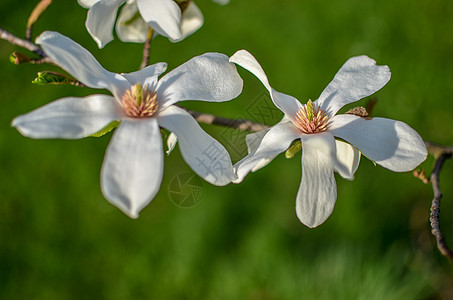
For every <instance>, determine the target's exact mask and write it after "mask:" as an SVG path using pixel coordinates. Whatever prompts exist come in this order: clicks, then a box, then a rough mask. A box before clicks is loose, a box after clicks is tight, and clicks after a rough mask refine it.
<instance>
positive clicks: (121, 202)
mask: <svg viewBox="0 0 453 300" xmlns="http://www.w3.org/2000/svg"><path fill="white" fill-rule="evenodd" d="M36 43H37V44H40V45H41V47H42V49H43V50H44V52H45V53H46V54H47V55H48V56H49V57H50V58H51V59H52V60H53V61H55V62H56V63H57V64H58V65H59V66H60V67H62V68H63V69H65V70H66V71H67V72H68V73H70V74H71V75H72V76H74V77H75V78H77V79H78V80H79V81H81V82H82V83H84V84H85V85H86V86H88V87H90V88H99V89H107V90H109V91H110V92H111V93H112V94H113V96H110V95H91V96H88V97H84V98H75V97H68V98H63V99H59V100H56V101H54V102H51V103H49V104H47V105H45V106H43V107H41V108H39V109H36V110H34V111H32V112H30V113H28V114H25V115H22V116H19V117H17V118H15V119H14V120H13V122H12V125H13V126H14V127H16V128H17V130H19V131H20V132H21V133H22V134H23V135H24V136H27V137H31V138H65V139H79V138H84V137H87V136H90V135H93V134H94V133H97V132H99V131H100V130H102V129H103V128H104V127H106V126H107V125H108V124H110V123H111V122H112V121H115V120H120V121H121V124H120V125H119V127H118V128H117V129H116V131H115V133H114V134H113V137H112V140H111V142H110V145H109V147H108V148H107V152H106V155H105V159H104V162H103V166H102V171H101V188H102V192H103V194H104V196H105V197H106V198H107V199H108V200H109V201H110V202H111V203H112V204H114V205H116V206H117V207H119V208H120V209H121V210H122V211H124V212H125V213H126V214H127V215H129V216H130V217H132V218H136V217H138V213H139V211H140V210H141V209H143V208H144V207H145V206H146V205H147V204H148V203H149V202H150V201H151V200H152V199H153V198H154V196H155V195H156V194H157V192H158V191H159V187H160V184H161V181H162V175H163V163H164V158H163V145H162V137H161V133H160V128H159V126H161V127H163V128H165V129H167V130H169V131H171V132H173V133H174V134H175V135H176V136H177V138H178V141H179V147H180V151H181V154H182V156H183V158H184V160H185V161H186V162H187V164H189V165H190V167H191V168H192V169H193V170H194V171H195V172H196V173H197V174H198V175H199V176H201V177H202V178H204V179H205V180H206V181H208V182H209V183H212V184H214V185H219V186H222V185H226V184H228V183H229V182H231V181H232V180H233V179H235V178H236V176H235V175H234V172H233V166H232V163H231V159H230V156H229V154H228V152H227V151H226V150H225V148H224V147H223V146H222V145H221V144H220V143H219V142H217V141H216V140H215V139H214V138H212V137H211V136H209V135H208V134H207V133H206V132H204V131H203V130H202V129H201V127H200V126H199V125H198V123H197V122H196V121H195V119H194V118H193V117H192V116H191V115H190V114H189V113H188V112H186V111H185V110H184V109H182V108H179V107H178V106H175V105H174V104H175V103H176V102H178V101H184V100H202V101H209V102H221V101H227V100H230V99H233V98H235V97H236V96H238V95H239V94H240V92H241V90H242V79H241V78H240V77H239V75H238V73H237V70H236V66H235V65H234V64H233V63H230V62H228V57H227V56H226V55H224V54H220V53H206V54H204V55H201V56H197V57H195V58H193V59H191V60H189V61H188V62H186V63H184V64H182V65H181V66H179V67H178V68H176V69H174V70H173V71H171V72H169V73H168V74H166V75H165V76H163V77H162V78H161V79H160V80H158V76H159V75H160V74H161V73H163V72H164V71H165V69H166V67H167V65H166V64H165V63H157V64H155V65H152V66H149V67H147V68H145V69H143V70H141V71H138V72H134V73H129V74H115V73H112V72H109V71H107V70H105V69H104V68H103V67H102V66H101V65H100V64H99V63H98V62H97V61H96V59H95V58H94V57H93V56H92V55H91V53H89V52H88V51H87V50H86V49H84V48H83V47H82V46H80V45H79V44H77V43H75V42H74V41H72V40H71V39H69V38H67V37H65V36H62V35H60V34H59V33H56V32H44V33H43V34H42V35H41V36H39V37H38V38H37V40H36Z"/></svg>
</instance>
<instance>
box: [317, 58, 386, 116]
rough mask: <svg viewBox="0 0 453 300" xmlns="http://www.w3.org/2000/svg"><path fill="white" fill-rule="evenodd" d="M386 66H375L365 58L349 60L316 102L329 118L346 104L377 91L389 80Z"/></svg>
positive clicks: (372, 61) (371, 60) (373, 62)
mask: <svg viewBox="0 0 453 300" xmlns="http://www.w3.org/2000/svg"><path fill="white" fill-rule="evenodd" d="M390 76H391V73H390V69H389V67H387V66H376V62H375V61H374V60H373V59H371V58H369V57H367V56H357V57H352V58H350V59H349V60H348V61H347V62H346V63H345V64H344V65H343V66H342V67H341V68H340V70H339V71H338V72H337V74H336V75H335V77H334V78H333V80H332V81H331V82H330V83H329V85H328V86H327V87H326V88H325V89H324V91H323V92H322V93H321V96H319V99H318V100H316V103H317V105H318V106H319V107H320V108H321V109H323V110H325V111H326V112H327V113H328V115H329V116H330V117H332V116H334V115H335V114H336V113H337V112H338V110H339V109H340V108H342V107H343V106H345V105H346V104H349V103H352V102H355V101H358V100H360V99H362V98H364V97H367V96H370V95H372V94H374V93H375V92H377V91H379V90H380V89H381V88H382V87H383V86H384V85H386V84H387V82H388V81H389V80H390Z"/></svg>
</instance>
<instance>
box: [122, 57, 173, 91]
mask: <svg viewBox="0 0 453 300" xmlns="http://www.w3.org/2000/svg"><path fill="white" fill-rule="evenodd" d="M166 69H167V63H164V62H161V63H157V64H154V65H151V66H148V67H146V68H144V69H143V70H140V71H136V72H132V73H121V75H122V76H123V77H124V78H126V79H127V80H128V81H129V83H130V84H131V85H135V84H137V83H140V84H141V85H143V84H144V83H145V81H146V79H148V78H149V77H156V76H159V75H160V74H162V73H163V72H165V70H166ZM153 81H154V80H153Z"/></svg>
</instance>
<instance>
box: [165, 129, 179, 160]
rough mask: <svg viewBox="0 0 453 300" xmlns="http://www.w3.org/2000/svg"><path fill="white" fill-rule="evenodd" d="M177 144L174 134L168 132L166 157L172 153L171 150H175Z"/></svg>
mask: <svg viewBox="0 0 453 300" xmlns="http://www.w3.org/2000/svg"><path fill="white" fill-rule="evenodd" d="M177 142H178V137H177V136H176V134H175V133H174V132H170V134H169V135H168V138H167V147H168V150H167V152H166V153H167V155H170V153H171V152H172V151H173V149H175V147H176V143H177Z"/></svg>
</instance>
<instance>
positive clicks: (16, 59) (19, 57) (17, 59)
mask: <svg viewBox="0 0 453 300" xmlns="http://www.w3.org/2000/svg"><path fill="white" fill-rule="evenodd" d="M9 61H10V62H12V63H13V64H15V65H20V64H23V63H27V62H30V57H28V56H27V55H25V54H23V53H21V52H13V53H11V55H10V56H9Z"/></svg>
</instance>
